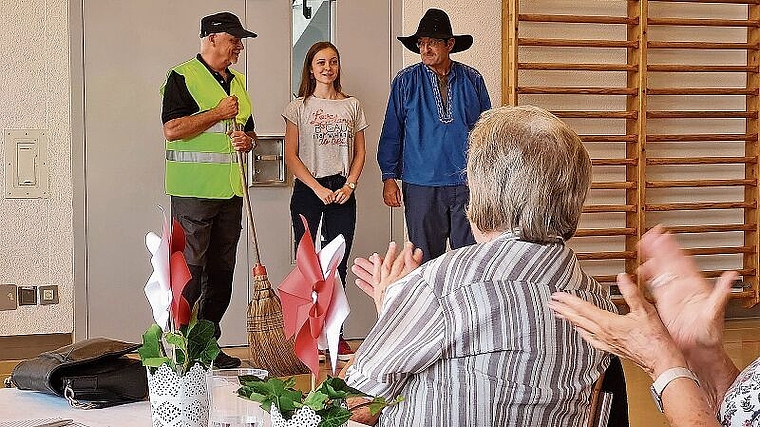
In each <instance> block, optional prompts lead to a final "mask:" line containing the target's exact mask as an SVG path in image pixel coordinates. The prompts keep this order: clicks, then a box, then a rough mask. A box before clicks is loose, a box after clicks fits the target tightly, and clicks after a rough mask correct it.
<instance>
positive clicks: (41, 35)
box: [0, 0, 74, 336]
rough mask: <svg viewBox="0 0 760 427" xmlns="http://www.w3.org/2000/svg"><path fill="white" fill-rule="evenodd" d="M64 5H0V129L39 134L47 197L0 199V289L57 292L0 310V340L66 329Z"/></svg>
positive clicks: (69, 261)
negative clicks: (54, 298)
mask: <svg viewBox="0 0 760 427" xmlns="http://www.w3.org/2000/svg"><path fill="white" fill-rule="evenodd" d="M68 7H69V3H68V1H67V0H4V1H3V3H2V7H0V22H2V23H3V24H2V25H1V26H0V40H3V43H0V58H2V59H0V128H2V129H46V130H47V131H48V156H49V166H50V197H49V198H47V199H29V200H24V199H5V198H2V199H0V283H14V284H17V285H40V284H58V285H59V286H60V287H59V291H60V294H59V298H60V303H59V304H57V305H48V306H41V305H36V306H23V307H19V308H18V310H14V311H0V336H2V335H20V334H45V333H67V332H71V331H72V330H73V325H74V322H73V303H72V300H73V289H74V268H73V259H74V256H73V248H74V244H73V225H72V180H71V176H72V174H71V124H70V122H71V109H70V70H69V31H68V30H69V21H68ZM2 156H3V154H2V152H0V157H2ZM2 160H5V159H2ZM4 163H5V162H3V164H4ZM4 180H5V171H4V169H3V168H0V182H3V183H4V182H5V181H4ZM3 185H4V184H3Z"/></svg>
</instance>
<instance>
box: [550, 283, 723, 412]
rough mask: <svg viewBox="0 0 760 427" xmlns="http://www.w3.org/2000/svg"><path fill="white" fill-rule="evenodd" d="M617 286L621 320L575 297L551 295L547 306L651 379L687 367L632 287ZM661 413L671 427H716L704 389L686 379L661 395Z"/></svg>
mask: <svg viewBox="0 0 760 427" xmlns="http://www.w3.org/2000/svg"><path fill="white" fill-rule="evenodd" d="M618 286H619V287H620V291H621V293H622V294H623V297H624V298H625V300H626V302H627V303H628V306H629V307H630V312H629V313H628V314H626V315H624V316H621V315H617V314H614V313H610V312H607V311H604V310H601V309H599V308H597V307H595V306H594V305H593V304H590V303H588V302H586V301H583V300H581V299H580V298H578V297H575V296H573V295H570V294H567V293H564V292H556V293H554V294H552V299H551V301H550V302H549V308H551V309H552V310H553V311H554V312H555V315H557V317H560V318H564V319H566V320H568V321H570V322H571V323H572V324H573V325H574V326H575V328H576V330H577V331H578V332H579V333H580V334H581V336H582V337H583V338H584V339H585V340H586V341H588V342H589V343H590V344H591V345H593V346H594V347H596V348H598V349H601V350H604V351H608V352H611V353H615V354H617V355H619V356H622V357H626V358H628V359H630V360H631V361H633V362H634V363H636V364H637V365H639V366H640V367H641V368H642V369H643V370H644V371H645V372H646V373H647V374H649V376H650V377H652V379H655V378H657V377H658V376H659V375H660V374H661V373H663V372H665V371H666V370H668V369H670V368H673V367H678V366H682V367H685V366H687V365H686V358H685V357H684V355H683V354H682V353H681V351H680V350H679V349H678V347H677V346H676V344H675V342H674V341H673V340H672V338H671V337H670V335H669V334H668V331H667V330H666V329H665V326H664V325H663V324H662V322H661V321H660V319H659V317H658V316H657V311H656V310H655V308H654V306H652V305H651V304H650V303H648V302H647V301H646V300H645V299H644V297H643V296H642V295H641V292H640V291H639V289H638V288H637V287H636V285H635V284H634V283H633V282H632V281H631V279H630V278H629V277H628V276H627V275H624V274H621V275H619V276H618ZM662 400H663V408H664V410H665V416H666V417H667V419H668V421H669V423H670V425H671V426H672V427H687V426H695V425H699V426H705V427H720V424H719V423H718V421H717V419H716V417H715V411H714V410H713V408H712V407H711V406H710V404H709V403H708V401H709V398H708V395H707V393H706V392H705V390H704V389H702V388H700V387H699V386H697V384H696V383H695V382H694V381H692V380H690V379H686V378H679V379H676V380H673V381H672V382H671V383H670V384H668V386H667V387H665V390H664V391H663V394H662Z"/></svg>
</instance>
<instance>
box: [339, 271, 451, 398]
mask: <svg viewBox="0 0 760 427" xmlns="http://www.w3.org/2000/svg"><path fill="white" fill-rule="evenodd" d="M445 336H446V327H445V321H444V316H443V308H442V307H441V305H440V303H439V300H438V298H437V297H436V295H435V294H434V293H433V291H432V288H431V286H430V285H429V284H428V283H427V282H426V281H425V280H424V279H423V278H422V277H421V276H420V275H416V274H415V275H411V276H407V278H406V280H404V281H402V282H401V283H398V284H395V285H394V286H392V287H390V288H389V289H388V292H387V293H386V299H385V303H384V306H383V311H382V313H381V314H380V317H379V318H378V320H377V323H376V324H375V326H374V327H373V328H372V330H371V331H370V332H369V334H368V335H367V338H366V339H365V340H364V342H363V343H362V345H361V347H359V349H358V351H357V352H356V359H355V363H354V365H353V366H351V367H350V368H349V369H348V371H347V374H346V382H347V383H348V384H349V385H351V386H352V387H355V388H357V389H359V390H361V391H363V392H365V393H367V394H369V395H375V396H383V397H385V398H386V399H392V398H395V397H396V396H398V395H399V394H401V391H402V389H403V388H404V386H405V385H406V383H407V380H408V379H409V378H410V377H413V376H414V375H417V374H419V373H421V372H423V371H425V370H426V369H428V368H429V367H430V366H431V365H433V364H434V363H436V362H437V361H439V360H440V359H441V357H442V355H443V343H444V340H445ZM407 397H408V396H407Z"/></svg>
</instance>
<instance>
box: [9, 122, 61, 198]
mask: <svg viewBox="0 0 760 427" xmlns="http://www.w3.org/2000/svg"><path fill="white" fill-rule="evenodd" d="M3 144H4V152H5V197H6V198H9V199H40V198H47V197H48V196H49V187H50V179H49V177H48V153H47V131H45V130H42V129H5V130H4V131H3Z"/></svg>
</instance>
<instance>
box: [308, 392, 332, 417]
mask: <svg viewBox="0 0 760 427" xmlns="http://www.w3.org/2000/svg"><path fill="white" fill-rule="evenodd" d="M327 399H328V396H327V395H326V394H324V393H322V392H321V391H319V390H312V391H311V392H310V393H309V394H308V395H307V396H306V399H304V401H303V405H304V406H308V407H310V408H311V409H313V410H314V411H315V412H316V411H319V410H322V409H324V408H325V402H327Z"/></svg>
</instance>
